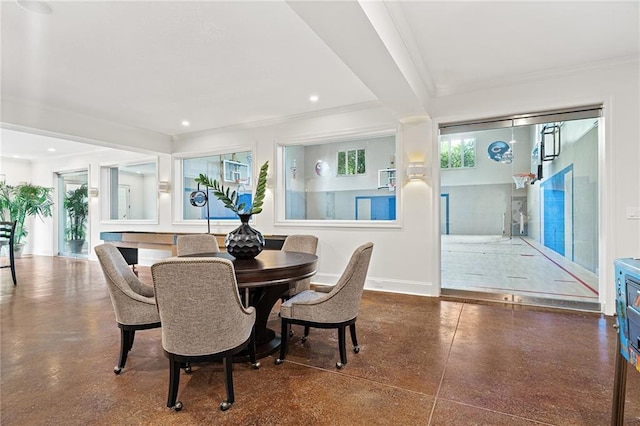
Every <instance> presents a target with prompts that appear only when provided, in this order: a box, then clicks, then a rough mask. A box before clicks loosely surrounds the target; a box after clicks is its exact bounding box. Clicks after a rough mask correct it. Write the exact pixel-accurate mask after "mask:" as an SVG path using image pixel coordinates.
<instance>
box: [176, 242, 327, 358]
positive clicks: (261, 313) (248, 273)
mask: <svg viewBox="0 0 640 426" xmlns="http://www.w3.org/2000/svg"><path fill="white" fill-rule="evenodd" d="M184 257H218V258H223V259H229V260H230V261H232V262H233V267H234V269H235V273H236V281H237V282H238V289H239V290H240V295H241V297H243V298H246V297H247V296H246V295H248V297H249V300H248V304H249V306H253V307H255V308H256V324H255V333H256V356H257V357H258V358H264V357H265V356H268V355H270V354H272V353H273V352H275V351H276V350H277V349H278V348H279V347H280V335H279V334H278V333H276V332H275V331H273V330H271V329H270V328H268V327H267V322H268V320H269V314H270V313H271V309H273V306H274V305H275V304H276V302H277V301H278V300H280V298H281V297H282V296H283V295H284V294H285V293H286V292H287V291H288V290H289V287H290V286H293V285H294V283H295V282H296V281H300V280H302V279H305V278H308V277H310V276H312V275H314V274H315V273H316V268H317V265H318V256H316V255H314V254H308V253H299V252H293V251H281V250H263V251H262V252H261V253H260V254H259V255H258V256H256V257H255V258H253V259H236V258H234V257H233V256H231V255H230V254H229V253H226V252H218V253H198V254H191V255H188V256H184ZM246 290H248V291H246ZM246 303H247V301H246V300H245V304H246Z"/></svg>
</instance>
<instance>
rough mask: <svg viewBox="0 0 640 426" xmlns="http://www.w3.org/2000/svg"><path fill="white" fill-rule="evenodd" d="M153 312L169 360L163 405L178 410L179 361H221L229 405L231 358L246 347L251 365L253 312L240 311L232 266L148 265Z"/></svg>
mask: <svg viewBox="0 0 640 426" xmlns="http://www.w3.org/2000/svg"><path fill="white" fill-rule="evenodd" d="M151 275H152V276H153V285H154V287H155V291H156V300H157V303H158V311H159V312H160V319H161V320H162V347H163V349H164V352H165V355H166V356H167V358H169V393H168V397H167V407H170V408H173V409H175V410H176V411H179V410H181V409H182V402H180V401H177V402H176V399H177V397H178V385H179V383H180V367H181V365H183V364H185V363H193V362H206V361H215V360H220V359H222V361H223V366H224V374H225V387H226V390H227V400H226V401H224V402H222V403H221V404H220V409H222V410H227V409H228V408H229V407H231V404H233V402H234V400H235V397H234V392H233V377H232V365H233V355H235V354H237V353H239V352H240V351H242V350H243V349H245V348H246V349H248V354H249V358H250V360H251V363H252V365H253V367H254V368H258V367H259V366H260V364H259V363H257V362H256V353H255V336H254V323H255V319H256V312H255V308H253V307H249V308H244V307H243V306H242V303H241V302H240V296H239V295H238V284H237V282H236V277H235V272H234V269H233V263H231V261H229V260H227V259H220V258H202V257H191V258H175V257H174V258H169V259H165V260H163V261H161V262H158V263H156V264H154V265H153V266H151Z"/></svg>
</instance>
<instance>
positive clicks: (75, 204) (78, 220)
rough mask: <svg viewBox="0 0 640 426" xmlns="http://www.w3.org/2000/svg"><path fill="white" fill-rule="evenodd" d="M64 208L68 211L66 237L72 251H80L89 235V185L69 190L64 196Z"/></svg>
mask: <svg viewBox="0 0 640 426" xmlns="http://www.w3.org/2000/svg"><path fill="white" fill-rule="evenodd" d="M64 208H65V210H66V212H67V228H66V231H65V239H66V241H67V243H68V244H69V248H70V249H71V252H72V253H80V252H81V251H82V246H83V245H84V242H85V239H86V235H87V226H86V223H87V215H88V214H89V202H88V197H87V185H86V184H83V185H81V186H80V187H79V188H76V189H72V190H69V191H67V193H66V194H65V196H64Z"/></svg>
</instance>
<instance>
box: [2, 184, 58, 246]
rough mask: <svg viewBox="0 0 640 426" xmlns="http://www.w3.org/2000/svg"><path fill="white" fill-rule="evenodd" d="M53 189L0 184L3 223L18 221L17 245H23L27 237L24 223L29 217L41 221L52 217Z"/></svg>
mask: <svg viewBox="0 0 640 426" xmlns="http://www.w3.org/2000/svg"><path fill="white" fill-rule="evenodd" d="M52 192H53V188H47V187H44V186H38V185H32V184H30V183H21V184H19V185H16V186H12V185H7V184H6V183H4V182H2V183H0V217H1V218H2V220H3V221H6V220H8V221H11V222H13V221H14V220H15V221H16V233H15V235H16V237H15V244H16V245H18V244H22V239H23V238H25V237H26V236H27V230H26V229H25V228H24V221H25V219H26V218H27V217H29V216H38V217H40V219H44V218H45V217H51V207H52V206H53V200H52V198H51V193H52Z"/></svg>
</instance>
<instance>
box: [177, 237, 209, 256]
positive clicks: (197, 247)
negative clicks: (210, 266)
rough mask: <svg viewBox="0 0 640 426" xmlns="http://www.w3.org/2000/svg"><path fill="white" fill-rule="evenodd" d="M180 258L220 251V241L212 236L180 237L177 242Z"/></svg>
mask: <svg viewBox="0 0 640 426" xmlns="http://www.w3.org/2000/svg"><path fill="white" fill-rule="evenodd" d="M176 250H177V254H178V256H186V255H189V254H198V253H217V252H219V251H220V247H219V246H218V239H217V238H216V236H215V235H211V234H195V235H180V236H178V239H177V241H176Z"/></svg>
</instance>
